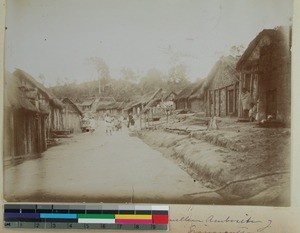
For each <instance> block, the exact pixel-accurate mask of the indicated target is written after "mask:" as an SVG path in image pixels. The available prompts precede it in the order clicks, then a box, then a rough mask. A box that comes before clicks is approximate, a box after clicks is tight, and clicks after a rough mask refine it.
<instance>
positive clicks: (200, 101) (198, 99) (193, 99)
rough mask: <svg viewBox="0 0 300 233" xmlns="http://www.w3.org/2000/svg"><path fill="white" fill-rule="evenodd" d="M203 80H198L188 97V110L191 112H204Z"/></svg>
mask: <svg viewBox="0 0 300 233" xmlns="http://www.w3.org/2000/svg"><path fill="white" fill-rule="evenodd" d="M205 81H206V80H205V79H200V80H199V81H198V82H197V83H195V86H194V88H193V92H192V93H191V95H190V96H189V97H188V102H189V106H190V110H191V111H192V112H205V100H206V99H205Z"/></svg>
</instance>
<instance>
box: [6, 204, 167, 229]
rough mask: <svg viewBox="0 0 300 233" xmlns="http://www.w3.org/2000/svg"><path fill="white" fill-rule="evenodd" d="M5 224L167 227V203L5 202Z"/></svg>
mask: <svg viewBox="0 0 300 233" xmlns="http://www.w3.org/2000/svg"><path fill="white" fill-rule="evenodd" d="M4 226H5V228H31V229H32V228H37V229H107V230H168V229H169V206H158V205H157V206H155V205H154V206H148V205H144V206H141V205H32V204H5V205H4Z"/></svg>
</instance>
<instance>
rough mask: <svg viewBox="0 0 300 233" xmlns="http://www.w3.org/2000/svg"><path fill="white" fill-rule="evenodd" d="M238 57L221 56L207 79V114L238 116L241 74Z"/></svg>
mask: <svg viewBox="0 0 300 233" xmlns="http://www.w3.org/2000/svg"><path fill="white" fill-rule="evenodd" d="M237 60H238V59H237V58H235V57H233V56H227V57H221V58H220V59H219V60H218V61H217V63H216V64H215V65H214V66H213V68H212V70H211V71H210V73H209V74H208V76H207V78H206V79H205V83H204V84H203V85H204V88H205V90H206V104H207V105H206V107H207V111H206V112H207V113H206V115H207V116H220V117H225V116H237V112H238V103H239V102H238V96H239V74H238V72H237V71H236V68H235V67H236V63H237Z"/></svg>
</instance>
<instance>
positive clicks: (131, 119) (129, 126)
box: [127, 113, 135, 128]
mask: <svg viewBox="0 0 300 233" xmlns="http://www.w3.org/2000/svg"><path fill="white" fill-rule="evenodd" d="M134 123H135V122H134V118H133V115H132V113H129V116H128V125H127V127H128V128H131V127H134Z"/></svg>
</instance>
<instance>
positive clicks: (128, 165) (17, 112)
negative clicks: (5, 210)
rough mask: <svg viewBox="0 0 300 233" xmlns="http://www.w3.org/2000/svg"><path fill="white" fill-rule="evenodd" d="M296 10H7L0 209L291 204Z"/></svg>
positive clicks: (12, 3) (10, 4)
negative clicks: (5, 205) (21, 205)
mask: <svg viewBox="0 0 300 233" xmlns="http://www.w3.org/2000/svg"><path fill="white" fill-rule="evenodd" d="M292 6H293V1H292V0H264V1H261V0H245V1H239V0H189V1H183V0H175V1H171V0H163V1H161V0H160V1H158V0H151V1H146V0H145V1H139V0H126V1H124V0H113V1H111V0H100V1H99V0H89V1H86V0H8V1H7V4H6V20H5V37H4V39H5V45H4V68H5V73H4V82H3V83H4V94H3V95H4V104H3V112H4V120H3V121H4V125H3V132H4V133H3V197H4V200H5V201H7V202H64V203H71V202H72V203H74V202H75V203H83V202H84V203H99V202H101V203H102V202H103V203H168V204H205V205H247V206H280V207H288V206H290V205H291V197H290V196H291V194H290V193H291V184H290V183H291V173H290V171H291V169H290V166H291V45H292V28H293V18H292V16H293V8H292Z"/></svg>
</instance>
